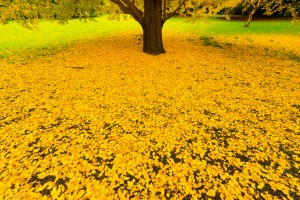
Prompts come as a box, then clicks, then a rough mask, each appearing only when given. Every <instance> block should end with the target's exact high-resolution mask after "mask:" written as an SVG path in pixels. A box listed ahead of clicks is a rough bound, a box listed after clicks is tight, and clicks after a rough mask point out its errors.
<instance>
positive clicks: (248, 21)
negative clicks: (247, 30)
mask: <svg viewBox="0 0 300 200" xmlns="http://www.w3.org/2000/svg"><path fill="white" fill-rule="evenodd" d="M257 9H258V7H254V8H253V10H252V11H251V13H250V14H249V16H248V20H247V22H246V24H245V27H249V26H250V22H251V21H252V18H253V15H254V14H255V12H256V11H257Z"/></svg>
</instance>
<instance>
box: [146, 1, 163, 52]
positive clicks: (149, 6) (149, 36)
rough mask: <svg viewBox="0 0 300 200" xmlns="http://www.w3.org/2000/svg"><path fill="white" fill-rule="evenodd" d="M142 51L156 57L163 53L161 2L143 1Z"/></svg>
mask: <svg viewBox="0 0 300 200" xmlns="http://www.w3.org/2000/svg"><path fill="white" fill-rule="evenodd" d="M142 28H143V36H144V37H143V40H144V41H143V42H144V46H143V51H144V52H145V53H149V54H153V55H158V54H162V53H165V52H166V51H165V50H164V47H163V41H162V28H163V21H162V0H144V18H143V21H142Z"/></svg>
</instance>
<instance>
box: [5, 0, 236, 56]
mask: <svg viewBox="0 0 300 200" xmlns="http://www.w3.org/2000/svg"><path fill="white" fill-rule="evenodd" d="M239 2H240V0H0V22H2V23H6V22H7V21H8V20H15V21H17V22H18V23H19V24H21V25H23V26H25V27H35V26H36V25H37V24H38V19H39V18H44V19H58V20H59V21H60V22H61V23H66V22H67V21H68V20H69V19H71V18H72V16H74V14H76V15H78V16H79V18H80V19H83V20H86V19H88V18H90V17H91V16H90V13H91V12H98V13H99V14H100V13H108V14H110V15H112V16H113V17H115V18H118V17H119V14H120V13H125V14H129V15H131V16H132V17H133V18H134V19H135V20H136V21H137V22H138V23H139V24H140V25H141V27H142V29H143V51H144V52H145V53H149V54H162V53H165V49H164V47H163V41H162V28H163V25H164V23H165V22H166V21H167V20H168V19H170V18H172V17H173V16H175V15H189V16H191V17H200V16H203V15H208V16H209V15H213V14H217V12H218V11H219V10H221V9H224V8H226V7H234V6H236V5H237V4H238V3H239Z"/></svg>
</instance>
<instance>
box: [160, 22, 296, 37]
mask: <svg viewBox="0 0 300 200" xmlns="http://www.w3.org/2000/svg"><path fill="white" fill-rule="evenodd" d="M244 25H245V22H244V21H227V20H223V19H221V18H209V19H199V20H196V21H194V22H187V21H186V20H184V19H181V18H173V19H171V20H169V21H167V23H166V25H165V28H168V29H173V30H184V31H188V32H190V33H195V34H198V35H241V34H249V35H251V34H290V35H299V33H300V25H298V24H293V23H292V22H291V21H288V20H273V21H253V22H252V23H251V25H250V27H248V28H246V27H244Z"/></svg>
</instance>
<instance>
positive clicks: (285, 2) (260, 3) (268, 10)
mask: <svg viewBox="0 0 300 200" xmlns="http://www.w3.org/2000/svg"><path fill="white" fill-rule="evenodd" d="M242 4H243V5H244V11H245V10H249V9H250V10H251V11H250V13H249V15H248V18H247V21H246V24H245V27H249V26H250V23H251V21H252V18H253V16H254V15H255V13H256V11H257V10H258V9H263V10H264V14H265V15H268V16H271V15H273V14H274V13H276V12H279V13H283V12H288V13H289V14H290V15H291V16H292V17H293V19H294V20H297V19H299V10H300V1H299V0H243V2H242Z"/></svg>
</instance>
